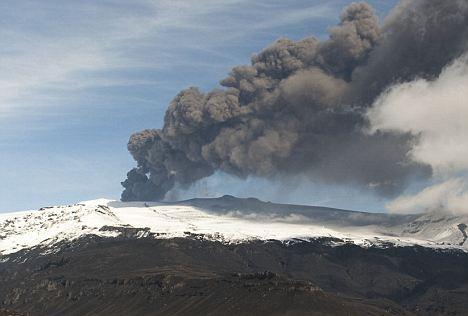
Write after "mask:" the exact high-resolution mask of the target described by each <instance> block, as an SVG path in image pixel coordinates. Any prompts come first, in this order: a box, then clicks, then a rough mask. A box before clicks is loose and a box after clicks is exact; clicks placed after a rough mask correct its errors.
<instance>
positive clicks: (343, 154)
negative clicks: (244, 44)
mask: <svg viewBox="0 0 468 316" xmlns="http://www.w3.org/2000/svg"><path fill="white" fill-rule="evenodd" d="M467 39H468V5H467V3H466V1H464V0H453V1H445V0H414V1H403V2H402V3H401V4H400V5H399V6H398V7H397V8H396V9H395V10H394V11H393V12H392V14H391V15H390V16H389V17H388V18H387V19H386V21H385V23H384V24H383V26H382V27H380V26H379V23H378V21H377V18H376V17H375V15H374V13H373V10H372V8H371V7H370V6H369V5H367V4H365V3H354V4H351V5H350V6H349V7H347V8H346V9H345V10H344V11H343V13H342V14H341V22H340V24H339V25H338V26H336V27H334V28H332V29H331V30H330V38H329V39H328V40H327V41H324V42H320V41H318V40H317V39H315V38H313V37H310V38H306V39H303V40H300V41H297V42H295V41H291V40H289V39H280V40H278V41H277V42H275V43H273V44H272V45H271V46H269V47H267V48H265V49H264V50H263V51H262V52H260V53H259V54H257V55H255V56H253V57H252V63H251V65H245V66H236V67H234V68H233V69H232V70H231V72H230V73H229V75H228V76H227V77H226V78H225V79H223V80H221V82H220V83H221V85H222V86H223V87H224V88H223V89H218V90H213V91H211V92H209V93H203V92H201V91H199V90H198V89H197V88H189V89H186V90H183V91H181V92H180V93H179V94H178V95H177V96H176V97H175V98H174V100H173V101H172V102H171V104H170V105H169V108H168V110H167V112H166V115H165V119H164V126H163V128H162V129H155V130H145V131H142V132H139V133H136V134H134V135H132V136H131V138H130V141H129V144H128V149H129V151H130V153H131V154H132V156H133V157H134V159H135V160H136V162H137V165H138V166H137V168H135V169H132V170H131V171H130V172H129V173H128V178H127V179H126V180H125V181H124V182H123V183H122V185H123V186H124V187H125V190H124V192H123V193H122V200H159V199H162V198H164V196H165V194H166V193H167V192H168V191H169V190H170V189H171V188H173V186H174V185H175V184H179V185H182V186H184V185H185V186H188V185H190V184H192V183H194V182H195V181H197V180H199V179H202V178H204V177H207V176H210V175H211V174H213V173H214V172H215V171H217V170H221V171H224V172H227V173H230V174H232V175H235V176H238V177H241V178H244V177H247V176H249V175H255V176H261V177H273V176H294V175H296V174H298V173H301V174H307V175H309V176H310V177H313V178H314V179H318V180H320V181H325V182H328V183H349V184H358V185H361V186H365V187H368V188H372V189H374V190H375V191H376V192H378V193H380V194H386V195H392V194H396V193H398V192H400V191H401V190H402V189H403V188H404V187H405V184H406V183H407V182H408V181H409V180H411V179H412V178H414V177H418V176H419V177H420V176H423V177H427V176H429V175H430V174H431V173H432V167H431V166H430V164H428V163H426V162H424V161H416V160H413V159H411V157H410V155H409V153H410V152H411V150H412V148H413V145H414V143H415V141H416V140H417V135H413V134H412V133H411V132H400V133H394V132H387V131H385V132H381V131H375V133H372V134H369V133H366V132H364V130H366V129H367V128H368V127H369V122H368V118H367V116H366V112H367V110H368V109H369V107H370V106H371V105H372V103H373V101H374V100H375V99H376V97H377V96H378V95H380V94H381V93H382V92H383V91H385V90H386V88H388V87H390V86H391V85H392V84H394V83H397V82H407V81H411V80H414V79H415V78H419V77H421V78H425V79H427V80H432V79H434V78H437V77H438V75H439V74H440V72H441V71H442V69H443V67H444V66H445V65H447V64H448V63H450V62H451V61H452V60H454V59H455V58H457V57H459V56H460V55H462V54H463V52H465V51H466V47H467Z"/></svg>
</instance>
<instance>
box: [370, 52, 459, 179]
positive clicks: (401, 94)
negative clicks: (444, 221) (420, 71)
mask: <svg viewBox="0 0 468 316" xmlns="http://www.w3.org/2000/svg"><path fill="white" fill-rule="evenodd" d="M368 117H369V119H370V121H371V124H372V130H373V131H375V130H378V129H380V130H387V131H396V132H410V133H412V134H414V135H419V137H420V139H419V141H418V142H417V143H416V144H415V146H414V148H413V150H412V151H411V155H412V158H413V159H414V160H416V161H419V162H423V163H427V164H429V165H431V166H432V167H433V168H434V169H435V171H436V172H437V173H439V174H440V173H447V172H457V171H463V170H467V169H468V63H467V58H466V57H463V58H460V59H459V60H457V61H456V62H455V63H453V64H452V65H450V66H448V67H447V68H446V69H445V70H443V72H442V73H441V75H440V76H439V78H437V79H436V80H434V81H427V80H423V79H419V80H415V81H412V82H409V83H403V84H398V85H396V86H393V87H392V88H391V89H390V90H388V91H387V92H385V93H384V94H382V96H380V97H379V99H378V100H377V101H376V102H375V104H374V106H373V108H372V109H371V110H370V111H369V112H368Z"/></svg>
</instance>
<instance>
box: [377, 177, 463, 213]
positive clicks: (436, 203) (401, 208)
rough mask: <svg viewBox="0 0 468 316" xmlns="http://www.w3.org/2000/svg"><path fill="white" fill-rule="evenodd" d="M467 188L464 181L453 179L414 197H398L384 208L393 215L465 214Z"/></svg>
mask: <svg viewBox="0 0 468 316" xmlns="http://www.w3.org/2000/svg"><path fill="white" fill-rule="evenodd" d="M467 189H468V186H467V183H466V181H465V180H463V179H461V178H454V179H450V180H447V181H445V182H442V183H439V184H436V185H433V186H430V187H428V188H426V189H424V190H422V191H421V192H419V193H417V194H415V195H407V196H400V197H398V198H397V199H395V200H393V201H391V202H390V203H388V204H387V205H386V206H387V208H388V210H389V211H390V212H393V213H421V212H436V211H443V212H450V213H453V214H460V213H467V211H468V190H467Z"/></svg>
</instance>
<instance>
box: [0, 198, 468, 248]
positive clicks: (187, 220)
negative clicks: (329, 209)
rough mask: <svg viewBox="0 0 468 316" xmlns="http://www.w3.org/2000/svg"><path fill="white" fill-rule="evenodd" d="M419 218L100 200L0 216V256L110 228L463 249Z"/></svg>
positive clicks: (451, 222) (445, 228)
mask: <svg viewBox="0 0 468 316" xmlns="http://www.w3.org/2000/svg"><path fill="white" fill-rule="evenodd" d="M360 216H365V215H362V214H361V215H360ZM369 216H372V215H371V214H369ZM424 216H426V217H427V216H428V215H423V216H421V218H420V219H419V218H418V220H419V221H418V220H415V221H413V222H411V223H405V224H404V225H398V226H394V227H381V226H378V225H365V226H353V225H350V224H347V223H344V224H343V223H341V222H340V224H339V225H332V224H330V222H326V221H324V222H321V221H320V220H316V219H315V220H307V218H306V217H304V215H294V214H292V215H291V214H289V215H287V216H283V217H282V216H274V217H271V218H270V217H268V216H260V217H258V216H245V215H243V214H242V213H239V212H229V213H215V212H213V211H208V210H204V209H202V208H199V207H195V206H192V205H188V204H180V203H174V204H169V203H153V202H151V203H145V202H132V203H124V202H118V201H112V200H105V199H99V200H93V201H86V202H81V203H78V204H74V205H68V206H55V207H47V208H41V209H39V210H37V211H27V212H17V213H9V214H8V213H7V214H0V255H5V254H9V253H13V252H16V251H19V250H21V249H26V248H31V247H35V246H46V247H47V246H53V245H54V244H56V243H58V242H60V241H63V240H74V239H77V238H79V237H82V236H85V235H98V236H107V237H115V236H118V235H120V234H121V233H122V231H120V230H119V229H113V228H115V227H116V228H119V227H120V228H125V229H128V228H138V229H146V232H147V233H149V232H151V233H154V234H155V236H157V238H172V237H186V236H187V234H188V233H190V234H202V235H204V236H206V237H207V238H211V239H216V240H221V241H225V242H242V241H248V240H255V239H260V240H270V239H275V240H281V241H286V240H293V239H310V238H317V237H332V238H338V239H342V240H344V241H345V242H352V243H355V244H357V245H361V246H372V245H381V246H384V245H385V244H387V243H391V244H396V245H414V244H417V245H423V246H430V247H449V248H464V247H466V245H464V244H462V243H461V242H460V240H464V239H463V234H462V232H461V231H460V229H459V227H458V226H457V223H458V221H457V219H453V218H452V219H434V218H431V217H429V218H425V217H424ZM327 220H329V219H327ZM431 225H432V226H431ZM434 225H436V226H435V227H433V226H434ZM460 227H463V226H460ZM147 233H145V232H143V233H142V232H139V233H138V234H137V235H136V236H137V237H145V236H147V235H148V234H147Z"/></svg>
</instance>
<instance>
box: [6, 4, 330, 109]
mask: <svg viewBox="0 0 468 316" xmlns="http://www.w3.org/2000/svg"><path fill="white" fill-rule="evenodd" d="M264 6H269V9H270V10H265V9H264V8H263V7H264ZM0 12H1V13H0V17H2V16H3V17H4V18H5V20H7V19H9V21H11V23H2V25H1V27H0V38H1V44H2V49H0V114H2V113H3V114H5V113H9V112H12V111H13V112H14V110H15V109H16V108H18V107H38V106H39V105H40V102H38V98H41V97H43V93H42V92H43V91H44V89H47V96H48V100H47V102H52V101H53V99H54V98H57V99H63V96H64V94H66V95H68V96H69V95H70V91H71V90H74V89H76V90H80V89H83V88H86V87H90V83H89V82H87V80H86V75H83V74H87V73H90V74H91V75H90V77H92V80H91V83H92V84H93V85H94V86H110V85H112V84H113V83H115V85H122V84H123V85H125V82H124V81H125V80H126V78H125V77H122V76H123V75H122V74H120V77H118V78H116V76H119V75H116V74H115V73H114V74H110V75H108V77H104V76H95V77H93V76H92V75H93V74H95V73H96V72H106V71H109V70H114V69H118V70H120V71H122V70H123V71H124V70H129V71H137V70H138V69H145V70H150V69H152V70H157V69H159V68H164V67H165V68H167V67H176V66H179V67H180V66H183V65H187V66H190V67H195V66H196V65H197V64H198V65H200V67H217V66H218V65H216V61H211V63H209V64H208V63H204V61H203V59H201V60H195V59H196V55H197V51H198V52H199V53H200V52H203V53H204V55H212V56H216V58H217V59H218V60H220V61H224V63H223V65H224V67H225V64H226V61H227V60H230V62H228V64H236V63H238V62H239V61H238V60H233V59H230V58H231V57H230V56H228V55H226V54H222V53H220V52H219V48H220V47H226V46H227V45H228V44H229V45H236V43H242V41H245V40H247V38H248V37H249V36H254V32H253V30H256V31H257V32H258V31H259V30H260V29H271V28H274V27H278V26H282V25H288V24H291V23H299V22H300V21H305V20H307V19H313V18H329V17H332V16H334V15H332V14H331V12H332V10H331V6H330V5H328V4H323V5H316V6H306V7H304V6H301V5H299V7H298V6H296V7H294V6H290V8H287V9H286V8H285V7H284V6H282V5H276V6H275V5H273V6H272V5H271V4H270V2H266V1H265V2H264V1H259V2H256V3H252V2H251V1H248V0H204V1H190V0H157V1H156V0H136V1H132V2H131V4H129V3H126V2H122V1H111V2H110V3H107V2H106V3H104V2H99V1H96V2H87V1H83V2H69V3H67V5H65V6H63V5H57V4H56V3H55V2H54V0H50V1H44V2H42V1H41V2H34V1H25V2H19V3H15V4H11V5H6V4H3V5H2V4H0ZM253 16H256V17H257V18H256V19H252V17H253ZM249 21H250V23H249ZM246 35H247V36H246ZM205 60H206V58H205ZM97 78H100V79H101V81H102V82H99V81H97ZM129 81H131V80H129ZM142 81H143V84H145V83H148V82H149V83H151V80H150V81H147V80H146V79H138V78H137V79H136V80H133V83H139V82H142ZM130 84H132V83H130ZM74 97H77V96H74ZM47 102H46V103H47ZM62 103H63V102H62Z"/></svg>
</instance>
